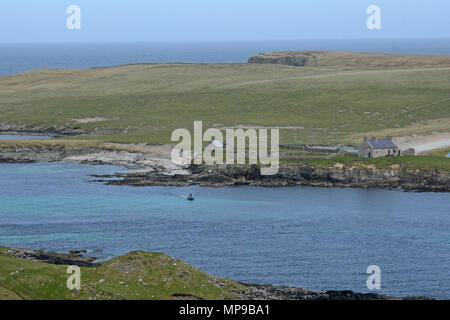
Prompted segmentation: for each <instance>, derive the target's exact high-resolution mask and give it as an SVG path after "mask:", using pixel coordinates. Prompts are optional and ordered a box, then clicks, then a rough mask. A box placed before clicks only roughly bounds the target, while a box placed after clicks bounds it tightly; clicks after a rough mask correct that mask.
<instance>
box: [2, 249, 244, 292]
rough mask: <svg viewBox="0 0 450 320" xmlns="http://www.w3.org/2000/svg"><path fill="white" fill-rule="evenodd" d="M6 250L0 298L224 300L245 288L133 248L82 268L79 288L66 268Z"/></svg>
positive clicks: (185, 264) (182, 263)
mask: <svg viewBox="0 0 450 320" xmlns="http://www.w3.org/2000/svg"><path fill="white" fill-rule="evenodd" d="M7 251H8V249H7V248H4V247H0V300H6V299H8V300H10V299H33V300H36V299H44V300H65V299H69V300H78V299H81V300H87V299H102V300H105V299H133V300H136V299H146V300H153V299H159V300H161V299H164V300H167V299H171V298H174V296H177V295H189V296H191V297H192V298H197V299H199V298H201V299H224V298H233V297H235V296H234V293H232V292H231V291H232V290H239V289H242V285H240V284H238V283H236V282H234V281H231V280H228V279H221V278H216V277H213V276H211V275H209V274H206V273H205V272H203V271H201V270H199V269H197V268H195V267H193V266H191V265H188V264H187V263H185V262H183V261H181V260H177V259H172V258H170V257H168V256H166V255H164V254H162V253H154V252H143V251H134V252H131V253H128V254H126V255H123V256H120V257H116V258H113V259H111V260H109V261H107V262H105V263H103V264H102V265H101V266H99V267H95V268H88V267H81V268H80V269H81V272H80V279H81V289H80V290H79V291H78V290H69V289H68V288H67V284H66V282H67V279H68V278H69V276H70V274H68V273H66V271H67V266H65V265H54V264H48V263H44V262H36V261H30V260H24V259H17V258H15V257H13V256H11V255H8V254H7ZM219 283H220V285H219Z"/></svg>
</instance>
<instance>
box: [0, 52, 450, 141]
mask: <svg viewBox="0 0 450 320" xmlns="http://www.w3.org/2000/svg"><path fill="white" fill-rule="evenodd" d="M346 59H349V57H348V56H346ZM354 59H358V54H354ZM386 67H387V68H383V69H382V68H381V66H379V68H380V69H375V70H374V69H373V68H365V67H364V64H363V63H361V64H359V65H358V64H356V66H353V67H352V68H348V67H342V66H339V65H332V64H331V65H327V66H315V67H303V68H302V67H292V66H284V65H264V64H232V65H227V64H221V65H217V64H216V65H201V64H157V65H156V64H155V65H152V64H150V65H131V66H122V67H114V68H96V69H89V70H36V71H32V72H27V73H22V74H17V75H10V76H4V77H0V115H1V116H0V122H11V123H17V124H32V125H38V126H51V125H71V126H73V127H85V128H87V129H94V128H100V129H118V132H116V133H114V134H112V133H109V134H103V135H101V136H100V137H98V136H90V137H84V138H83V139H96V140H98V139H100V140H103V141H114V142H147V143H152V144H159V143H167V142H170V134H171V132H172V131H173V130H174V129H176V128H180V127H186V128H191V127H192V123H193V121H194V120H203V121H204V125H205V126H208V127H219V128H221V127H225V126H239V125H256V126H280V127H282V128H284V129H282V130H281V142H282V143H301V142H305V143H338V142H354V141H355V137H359V136H363V135H364V134H365V133H366V132H371V133H373V132H380V134H382V133H383V130H391V129H393V128H410V130H412V131H414V130H415V129H417V130H418V131H421V128H427V130H435V128H433V126H431V127H430V126H427V125H428V124H429V122H430V121H437V119H439V121H440V123H441V125H440V127H439V128H438V129H442V130H445V129H446V128H447V130H448V127H449V126H450V94H449V92H450V67H437V66H433V67H426V68H425V67H414V66H412V65H408V68H406V69H405V68H400V67H397V66H396V67H389V64H386ZM381 69H382V70H381ZM94 117H103V118H107V119H109V120H106V121H100V122H88V123H79V122H77V121H76V120H74V119H82V118H94ZM103 120H104V119H103ZM422 131H423V130H422ZM422 131H421V132H422Z"/></svg>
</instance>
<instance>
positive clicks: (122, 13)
mask: <svg viewBox="0 0 450 320" xmlns="http://www.w3.org/2000/svg"><path fill="white" fill-rule="evenodd" d="M70 5H77V6H79V8H80V9H81V29H79V30H69V29H68V28H67V25H66V21H67V19H68V18H69V16H70V15H69V14H67V13H66V10H67V8H68V7H69V6H70ZM370 5H377V6H378V7H379V8H380V9H381V30H369V29H368V28H367V26H366V20H367V19H368V17H369V15H368V14H367V13H366V9H367V7H369V6H370ZM361 38H367V39H371V38H450V1H449V0H272V1H268V0H126V1H125V0H69V1H66V0H0V43H22V42H23V43H29V42H123V41H131V42H138V41H139V42H140V41H148V42H152V41H155V42H159V41H168V42H179V41H229V40H296V39H361Z"/></svg>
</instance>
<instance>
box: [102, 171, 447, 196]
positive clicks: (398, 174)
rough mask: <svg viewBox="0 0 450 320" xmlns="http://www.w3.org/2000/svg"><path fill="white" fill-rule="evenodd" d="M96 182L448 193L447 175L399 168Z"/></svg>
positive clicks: (124, 177)
mask: <svg viewBox="0 0 450 320" xmlns="http://www.w3.org/2000/svg"><path fill="white" fill-rule="evenodd" d="M97 177H98V178H114V177H116V178H120V179H112V180H99V181H104V182H106V183H107V184H112V185H134V186H148V185H164V186H186V185H193V184H198V185H200V186H204V187H222V186H233V185H249V186H262V187H285V186H314V187H345V188H350V187H351V188H384V189H402V190H411V191H439V192H449V191H450V175H449V174H447V173H444V172H440V171H439V170H420V169H415V170H402V168H401V167H400V166H398V167H394V168H389V169H381V168H380V169H378V168H356V167H354V168H348V169H346V168H341V167H339V166H335V167H332V168H317V167H314V166H311V165H298V166H282V167H280V170H279V172H278V173H277V174H276V175H273V176H262V175H261V174H260V169H259V167H257V166H238V165H227V166H217V167H207V166H191V174H188V175H173V176H167V175H163V174H157V173H123V174H118V175H116V176H97Z"/></svg>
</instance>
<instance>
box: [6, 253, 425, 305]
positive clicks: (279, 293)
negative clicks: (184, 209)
mask: <svg viewBox="0 0 450 320" xmlns="http://www.w3.org/2000/svg"><path fill="white" fill-rule="evenodd" d="M99 251H100V250H99ZM86 252H87V250H72V251H70V252H69V253H55V252H47V251H45V250H42V249H40V250H34V249H7V250H6V251H5V252H0V255H2V254H4V255H8V256H11V257H14V258H15V259H25V260H31V261H37V262H42V263H48V264H55V265H76V266H80V267H89V268H97V267H100V266H101V265H102V262H94V261H95V260H97V258H95V257H83V253H86ZM129 263H130V265H133V261H130V262H129ZM121 268H125V266H122V267H121ZM161 268H163V267H162V266H161ZM23 271H24V270H23V269H20V270H17V272H16V273H20V272H23ZM208 277H209V278H210V281H212V282H214V283H215V284H216V285H217V286H218V287H222V286H223V287H224V288H225V287H226V286H227V284H226V283H225V282H226V281H224V279H220V278H216V277H214V276H212V275H209V276H208ZM239 285H240V289H238V290H237V289H235V290H232V291H231V292H232V293H233V294H234V295H235V297H234V298H233V299H238V300H406V299H407V300H411V299H420V300H427V299H428V298H426V297H411V298H392V297H388V296H385V295H379V294H376V293H355V292H353V291H350V290H333V291H331V290H330V291H311V290H308V289H303V288H297V287H287V286H275V285H260V284H247V283H241V282H239ZM172 298H173V299H201V298H198V297H195V296H192V295H189V294H175V295H172Z"/></svg>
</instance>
